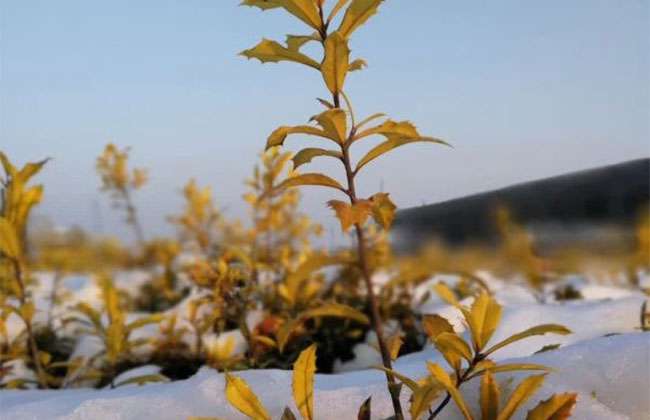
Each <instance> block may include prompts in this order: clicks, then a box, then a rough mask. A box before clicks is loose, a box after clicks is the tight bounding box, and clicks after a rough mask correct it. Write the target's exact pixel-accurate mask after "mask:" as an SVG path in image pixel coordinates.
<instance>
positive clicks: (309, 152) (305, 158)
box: [291, 147, 343, 169]
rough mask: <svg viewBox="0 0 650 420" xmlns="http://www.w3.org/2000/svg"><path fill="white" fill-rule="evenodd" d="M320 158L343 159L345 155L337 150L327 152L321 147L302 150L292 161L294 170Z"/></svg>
mask: <svg viewBox="0 0 650 420" xmlns="http://www.w3.org/2000/svg"><path fill="white" fill-rule="evenodd" d="M318 156H331V157H333V158H337V159H341V158H342V157H343V155H342V154H341V152H338V151H335V150H326V149H321V148H319V147H308V148H306V149H302V150H301V151H299V152H298V153H296V154H295V156H294V157H293V158H292V159H291V160H293V168H294V169H296V168H298V167H300V166H302V165H304V164H306V163H309V162H311V160H312V159H313V158H315V157H318Z"/></svg>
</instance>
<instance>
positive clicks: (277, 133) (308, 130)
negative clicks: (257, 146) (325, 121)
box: [266, 125, 336, 150]
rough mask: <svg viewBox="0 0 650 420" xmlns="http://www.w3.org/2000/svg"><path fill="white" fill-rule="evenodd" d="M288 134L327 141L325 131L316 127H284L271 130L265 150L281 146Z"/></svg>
mask: <svg viewBox="0 0 650 420" xmlns="http://www.w3.org/2000/svg"><path fill="white" fill-rule="evenodd" d="M289 134H307V135H310V136H317V137H322V138H325V139H329V137H328V135H327V133H325V131H323V130H321V129H320V128H317V127H312V126H311V125H297V126H293V127H291V126H286V125H285V126H282V127H278V128H276V129H275V130H273V132H272V133H271V135H270V136H269V138H268V139H267V140H266V150H268V149H270V148H271V147H275V146H282V144H283V143H284V140H285V139H286V138H287V136H288V135H289ZM332 140H333V139H332ZM334 141H336V140H334Z"/></svg>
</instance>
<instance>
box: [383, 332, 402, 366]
mask: <svg viewBox="0 0 650 420" xmlns="http://www.w3.org/2000/svg"><path fill="white" fill-rule="evenodd" d="M403 344H404V340H402V335H401V334H395V335H393V336H391V337H389V338H388V340H386V346H387V347H388V353H389V354H390V359H391V360H395V359H397V356H398V355H399V351H400V349H401V348H402V345H403Z"/></svg>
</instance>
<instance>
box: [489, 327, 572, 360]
mask: <svg viewBox="0 0 650 420" xmlns="http://www.w3.org/2000/svg"><path fill="white" fill-rule="evenodd" d="M544 334H559V335H567V334H571V330H569V329H568V328H567V327H565V326H563V325H558V324H542V325H537V326H535V327H532V328H529V329H527V330H525V331H522V332H520V333H517V334H514V335H511V336H510V337H508V338H506V339H505V340H503V341H501V342H499V343H498V344H495V345H494V346H492V347H490V348H489V349H488V350H486V351H485V355H489V354H491V353H494V352H495V351H497V350H499V349H500V348H502V347H505V346H507V345H509V344H512V343H514V342H515V341H519V340H523V339H524V338H528V337H531V336H535V335H544Z"/></svg>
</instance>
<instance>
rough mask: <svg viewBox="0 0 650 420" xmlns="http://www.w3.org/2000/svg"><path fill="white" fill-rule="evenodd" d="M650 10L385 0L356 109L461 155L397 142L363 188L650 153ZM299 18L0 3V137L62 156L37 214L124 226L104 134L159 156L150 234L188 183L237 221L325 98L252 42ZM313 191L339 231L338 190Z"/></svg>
mask: <svg viewBox="0 0 650 420" xmlns="http://www.w3.org/2000/svg"><path fill="white" fill-rule="evenodd" d="M331 1H332V0H330V2H331ZM649 18H650V16H649V2H648V1H645V0H619V1H614V0H607V1H604V0H572V1H569V2H567V1H561V0H549V1H545V2H522V1H516V0H511V1H506V0H499V1H491V2H487V1H485V2H483V1H472V2H459V1H431V0H400V1H398V0H388V1H386V2H385V4H384V6H382V8H381V11H380V13H379V14H378V15H377V16H375V17H374V18H373V19H372V20H371V21H370V22H369V24H368V25H366V27H364V28H363V29H361V30H359V31H358V32H357V33H355V36H354V37H353V41H352V45H351V47H352V50H353V52H352V54H353V56H355V57H356V56H360V57H363V58H365V59H366V60H367V61H368V64H369V67H368V68H367V69H366V70H364V71H363V72H360V73H355V74H353V75H352V76H351V77H350V78H349V79H348V81H347V85H346V90H347V91H348V93H349V95H350V96H351V98H352V101H353V103H354V105H355V108H356V110H357V113H358V114H365V115H367V114H371V113H374V112H378V111H382V112H386V113H388V114H389V115H391V116H392V117H394V118H396V119H410V120H412V121H413V122H414V123H415V124H416V125H418V127H419V128H420V131H421V132H423V133H426V134H429V135H435V136H438V137H442V138H444V139H447V140H448V141H450V142H451V143H453V144H454V147H455V148H454V149H447V148H442V147H437V146H430V145H413V146H407V147H405V148H403V149H400V150H399V151H397V152H395V153H394V154H393V155H392V156H387V157H384V158H382V159H380V160H378V161H377V162H376V163H375V164H374V165H373V166H369V167H368V170H367V171H366V173H365V176H364V175H362V178H361V192H362V193H364V194H366V193H367V194H371V193H374V192H376V191H377V190H378V189H379V186H380V183H382V182H383V185H384V188H385V190H387V191H389V192H391V193H392V196H393V198H394V200H395V201H396V202H397V204H398V205H399V206H400V207H408V206H413V205H419V204H422V203H432V202H436V201H440V200H445V199H449V198H454V197H458V196H462V195H465V194H469V193H473V192H478V191H484V190H489V189H492V188H497V187H501V186H505V185H508V184H512V183H515V182H520V181H525V180H531V179H536V178H540V177H545V176H550V175H555V174H559V173H563V172H568V171H572V170H577V169H582V168H588V167H593V166H598V165H603V164H607V163H615V162H619V161H623V160H627V159H632V158H637V157H644V156H648V155H649V154H650V150H649V149H650V145H649V141H650V126H649V122H648V121H649V116H650V91H649V90H650V87H649V86H650V80H649V77H650V76H649V74H650V64H649V54H650V36H649V35H650V34H649V29H648V22H649ZM301 30H302V32H308V31H305V30H303V28H302V25H301V24H300V23H299V22H298V21H295V20H292V19H291V18H289V17H285V16H283V14H282V13H279V12H274V11H271V12H266V13H262V12H259V11H258V10H256V9H250V8H244V7H238V6H237V1H229V0H228V1H227V0H211V1H207V0H203V1H199V0H183V1H180V0H177V1H165V0H156V1H149V0H139V1H137V2H133V1H126V0H114V1H111V2H88V1H81V0H74V1H73V0H61V1H57V2H53V1H30V2H25V1H19V0H0V36H1V39H0V59H1V63H0V65H1V73H0V149H2V150H3V151H5V152H6V153H8V154H9V155H10V156H11V157H12V158H13V159H15V160H17V161H19V162H24V161H26V160H36V159H40V158H42V157H45V156H49V157H52V158H53V159H54V160H53V161H52V162H51V163H50V164H48V167H47V169H46V170H45V171H44V172H43V174H42V175H41V177H40V180H41V181H42V182H44V183H45V184H46V198H45V200H44V203H43V204H42V206H41V207H40V208H39V213H40V214H42V215H46V216H48V217H50V218H52V219H53V220H55V221H57V222H58V223H59V224H61V225H71V224H80V225H82V226H84V227H86V228H89V229H102V230H103V231H104V232H114V233H117V234H119V235H123V236H124V237H125V238H128V234H126V233H125V230H124V229H123V228H122V227H121V226H120V218H119V217H118V216H117V215H115V214H114V213H112V212H111V210H110V207H109V206H108V205H107V198H106V197H104V196H101V195H100V194H99V193H98V191H97V187H98V183H99V182H98V179H97V177H96V176H95V174H94V159H95V157H96V156H97V155H98V154H99V153H100V152H101V149H102V147H103V145H104V144H105V143H106V142H108V141H113V142H115V143H117V144H119V145H123V146H131V147H132V160H133V163H134V164H137V165H139V166H145V167H147V168H149V171H150V175H151V183H150V184H149V186H148V187H147V188H146V189H145V190H144V191H142V192H141V193H140V194H139V195H138V196H137V198H136V200H137V202H138V204H139V207H140V208H141V211H142V213H143V216H144V225H145V228H146V230H147V231H148V232H149V233H150V234H151V235H153V234H157V233H164V232H166V230H167V229H168V228H167V227H166V223H165V217H166V215H168V214H170V213H172V212H173V211H175V210H177V209H178V207H179V205H180V203H181V200H180V195H179V193H178V192H179V190H180V188H181V187H182V185H183V184H184V183H185V182H186V181H187V179H189V178H190V177H195V178H197V180H198V181H199V182H200V183H202V184H209V185H211V186H212V187H213V189H214V194H215V196H216V199H217V201H218V203H219V204H220V205H221V206H222V207H224V208H225V209H226V211H227V212H228V214H230V215H231V216H241V215H242V212H244V211H245V206H244V204H243V203H242V201H241V200H240V196H241V194H242V193H243V191H244V187H243V180H244V178H245V177H246V176H247V175H248V174H249V173H250V172H251V170H252V166H253V164H254V163H255V161H256V157H257V154H258V153H259V152H260V151H261V150H262V147H263V145H264V142H265V139H266V137H267V135H268V134H269V133H270V132H271V131H272V130H273V129H274V128H275V127H276V126H277V125H282V124H298V123H302V122H304V121H306V119H307V118H308V117H309V116H311V115H313V114H314V113H316V112H317V111H319V105H318V104H317V103H316V102H315V101H314V98H315V97H317V96H323V95H325V94H326V92H325V90H324V86H323V83H322V80H321V79H320V77H319V75H318V73H316V72H313V71H310V70H309V69H306V68H303V67H301V66H297V65H291V64H267V65H261V64H259V63H258V62H256V61H252V60H251V61H247V60H246V59H244V58H242V57H238V56H237V53H238V52H239V51H241V50H243V49H245V48H248V47H250V46H252V45H254V44H255V43H256V42H257V41H258V40H259V39H261V38H262V37H268V38H274V39H283V36H284V34H286V33H300V32H301ZM305 142H306V139H303V140H300V139H298V138H297V139H295V140H294V141H290V142H288V146H289V147H290V148H291V149H293V150H297V148H298V146H300V145H301V144H302V145H304V144H305ZM312 169H314V170H324V171H327V172H328V173H330V174H332V175H334V176H335V177H336V176H338V175H340V171H339V168H337V167H336V166H334V165H330V164H327V163H324V162H320V163H317V164H315V165H314V166H313V167H312ZM304 196H305V203H304V208H305V211H308V212H310V213H312V214H314V215H315V217H316V218H318V219H319V220H321V221H323V222H326V224H327V225H329V226H334V224H333V220H332V217H331V215H330V212H329V210H327V209H326V208H325V207H324V202H325V201H326V200H327V199H329V198H331V194H330V193H329V192H328V191H319V190H316V189H307V190H305V192H304ZM98 208H99V210H97V209H98ZM98 214H101V217H98ZM100 220H101V223H100Z"/></svg>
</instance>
